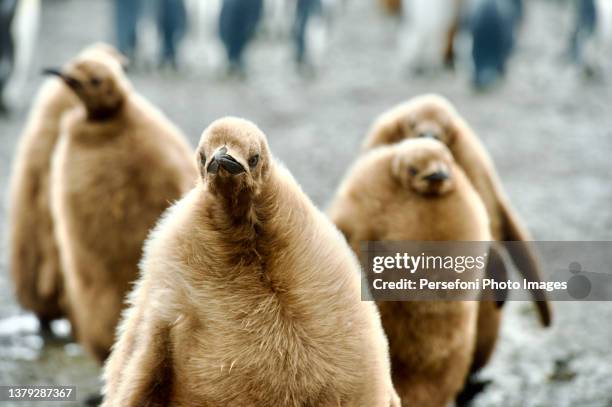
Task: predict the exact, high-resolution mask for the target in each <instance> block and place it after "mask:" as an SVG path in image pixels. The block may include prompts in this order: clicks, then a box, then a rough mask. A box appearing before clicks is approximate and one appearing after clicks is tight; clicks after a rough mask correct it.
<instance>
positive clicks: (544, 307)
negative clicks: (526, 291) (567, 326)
mask: <svg viewBox="0 0 612 407" xmlns="http://www.w3.org/2000/svg"><path fill="white" fill-rule="evenodd" d="M498 192H499V191H498ZM497 198H498V199H497V201H498V204H499V211H500V214H501V217H502V221H503V241H504V242H508V243H507V244H506V245H505V246H506V250H507V251H508V253H509V254H510V257H511V258H512V261H513V262H514V264H515V265H516V267H517V269H518V270H519V272H520V273H521V275H522V276H523V277H524V278H525V279H527V281H534V282H535V281H542V271H541V267H540V265H539V264H538V259H537V256H536V254H535V252H534V250H533V247H532V245H531V244H530V241H531V240H532V238H531V235H530V234H529V232H528V231H527V228H526V227H525V226H524V225H523V223H522V221H521V219H520V217H519V216H518V214H517V213H516V211H515V210H514V208H512V206H511V205H510V202H508V200H507V199H506V198H505V197H503V196H500V194H499V193H498V197H497ZM531 295H532V296H533V299H534V302H535V304H536V307H537V309H538V313H539V315H540V322H542V325H544V326H550V324H551V320H552V310H551V307H550V303H549V302H548V299H547V296H546V292H545V291H543V290H532V291H531Z"/></svg>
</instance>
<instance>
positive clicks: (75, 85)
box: [42, 68, 81, 89]
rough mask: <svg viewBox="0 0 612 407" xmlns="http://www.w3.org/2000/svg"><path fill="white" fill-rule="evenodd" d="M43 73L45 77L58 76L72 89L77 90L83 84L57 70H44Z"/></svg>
mask: <svg viewBox="0 0 612 407" xmlns="http://www.w3.org/2000/svg"><path fill="white" fill-rule="evenodd" d="M42 73H43V75H53V76H57V77H58V78H60V79H62V80H63V81H64V82H65V83H66V85H68V86H70V87H71V88H72V89H76V88H78V87H79V86H81V83H80V82H79V81H77V80H76V79H74V78H72V77H70V76H68V75H64V74H63V73H62V71H60V70H59V69H56V68H45V69H43V71H42Z"/></svg>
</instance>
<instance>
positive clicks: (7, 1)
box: [0, 0, 17, 114]
mask: <svg viewBox="0 0 612 407" xmlns="http://www.w3.org/2000/svg"><path fill="white" fill-rule="evenodd" d="M16 10H17V0H0V114H6V112H7V110H8V109H7V106H6V104H5V101H4V88H5V87H6V84H7V83H8V80H9V78H10V76H11V73H12V72H13V65H14V63H15V43H14V40H13V33H12V32H11V28H12V26H13V17H14V16H15V11H16Z"/></svg>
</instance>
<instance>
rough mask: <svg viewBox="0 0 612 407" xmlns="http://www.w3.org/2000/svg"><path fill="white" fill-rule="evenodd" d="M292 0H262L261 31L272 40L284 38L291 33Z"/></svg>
mask: <svg viewBox="0 0 612 407" xmlns="http://www.w3.org/2000/svg"><path fill="white" fill-rule="evenodd" d="M293 2H294V1H293V0H264V5H263V13H264V15H263V21H262V25H263V31H264V32H265V33H266V34H267V35H269V36H270V37H272V38H285V37H287V36H288V34H289V33H290V32H291V18H292V15H293V14H292V13H291V11H292V8H291V7H290V6H291V4H292V3H293Z"/></svg>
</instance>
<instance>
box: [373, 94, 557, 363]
mask: <svg viewBox="0 0 612 407" xmlns="http://www.w3.org/2000/svg"><path fill="white" fill-rule="evenodd" d="M407 138H435V139H438V140H440V141H442V142H443V143H444V144H446V145H447V146H448V148H449V150H450V151H451V153H452V154H453V157H454V159H455V161H456V162H457V164H458V165H459V166H460V167H461V168H462V169H463V171H464V172H465V174H466V176H467V177H468V178H469V179H470V181H471V183H472V184H473V186H474V188H475V189H476V191H477V192H478V194H479V195H480V197H481V198H482V200H483V202H484V204H485V207H486V209H487V213H488V215H489V219H490V227H491V236H492V238H493V239H494V240H497V241H500V242H504V241H516V242H518V243H514V244H512V245H509V246H507V250H508V252H509V254H510V257H511V259H512V261H513V262H514V264H515V265H516V266H517V269H518V270H519V272H520V273H521V274H522V276H523V277H524V278H525V279H527V280H528V281H542V272H541V270H540V266H539V264H538V261H537V256H536V255H535V253H534V252H533V249H532V248H531V247H530V245H529V242H530V241H531V240H533V239H532V237H531V235H530V234H529V232H528V230H527V228H526V227H525V226H524V224H523V221H522V220H521V219H520V217H519V215H518V214H517V213H516V211H515V210H514V208H513V207H512V205H511V203H510V201H509V199H508V198H507V196H506V193H505V191H504V189H503V187H502V184H501V181H500V180H499V177H498V175H497V172H496V170H495V166H494V164H493V162H492V160H491V158H490V157H489V154H488V152H487V151H486V149H485V148H484V146H483V145H482V143H481V141H480V140H479V139H478V137H477V136H476V134H475V133H474V131H473V130H472V129H471V128H470V127H469V126H468V124H467V123H466V122H465V120H464V119H463V118H462V117H461V116H460V115H459V113H458V112H457V111H456V110H455V108H454V107H453V106H452V105H451V104H450V102H449V101H447V100H446V99H444V98H443V97H441V96H439V95H423V96H419V97H415V98H413V99H411V100H409V101H407V102H405V103H402V104H400V105H398V106H396V107H394V108H392V109H390V110H389V111H387V112H385V113H383V114H381V115H380V116H379V117H378V118H377V119H376V121H375V122H374V124H373V125H372V127H371V129H370V132H369V134H368V135H367V137H366V139H365V140H364V143H363V150H364V151H367V150H371V149H373V148H375V147H378V146H382V145H386V144H394V143H398V142H401V141H402V140H404V139H407ZM521 242H522V243H521ZM502 245H503V244H502ZM502 245H495V246H494V247H493V252H494V253H495V254H496V259H497V262H498V263H500V262H501V258H500V257H499V256H498V255H497V254H498V253H497V251H498V250H503V247H501V246H502ZM532 295H533V298H534V301H535V305H536V307H537V311H538V314H539V317H540V321H541V323H542V325H544V326H549V325H550V324H551V309H550V304H549V303H548V301H547V297H546V293H545V292H544V291H542V290H538V291H533V292H532ZM500 319H501V309H500V308H499V304H498V303H497V302H496V301H481V303H480V308H479V317H478V343H477V346H476V351H475V358H474V363H473V366H472V371H477V370H479V369H480V368H481V367H482V366H484V365H485V364H486V363H487V362H488V360H489V358H490V356H491V355H492V353H493V350H494V347H495V343H496V339H497V336H498V331H499V325H500Z"/></svg>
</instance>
